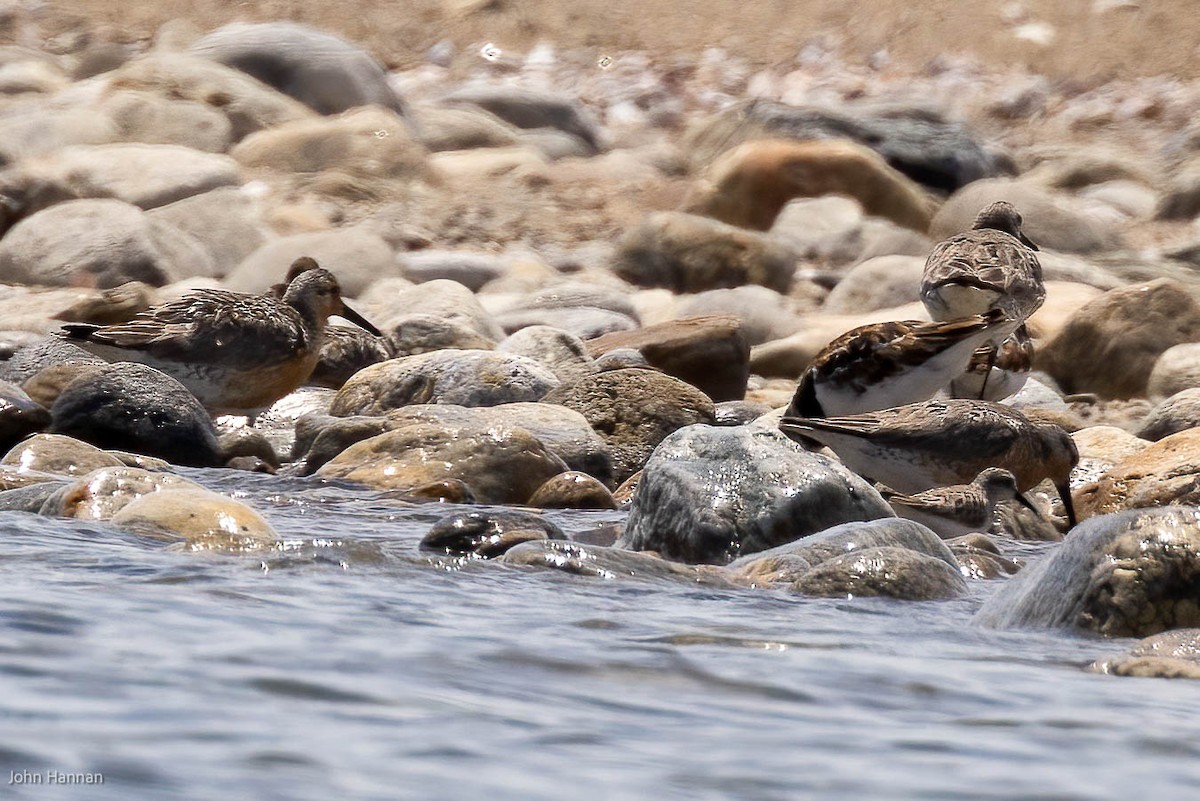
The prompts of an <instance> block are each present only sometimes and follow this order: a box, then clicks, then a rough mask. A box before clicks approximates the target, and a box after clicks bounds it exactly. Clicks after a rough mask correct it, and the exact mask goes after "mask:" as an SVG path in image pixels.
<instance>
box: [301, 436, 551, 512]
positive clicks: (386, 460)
mask: <svg viewBox="0 0 1200 801" xmlns="http://www.w3.org/2000/svg"><path fill="white" fill-rule="evenodd" d="M566 469H567V467H566V465H565V464H564V463H563V462H562V460H561V459H559V458H558V457H557V456H554V455H553V454H551V453H550V452H549V451H547V450H546V448H545V446H544V445H542V443H541V442H539V441H538V440H537V439H536V438H535V437H534V436H533V435H532V434H530V433H529V432H528V431H527V430H525V429H523V428H516V427H501V426H495V425H493V426H480V425H471V424H468V425H460V426H454V425H439V424H432V423H414V424H412V425H408V426H404V427H402V428H397V429H395V430H393V431H388V432H385V433H383V434H380V435H379V436H376V437H371V438H370V439H367V440H364V441H362V442H359V443H356V444H354V445H351V446H350V447H349V448H347V449H346V450H344V451H343V452H342V453H340V454H338V456H337V457H335V458H334V459H333V460H332V461H330V462H329V463H327V464H326V465H325V466H323V467H322V468H321V469H320V470H318V471H317V475H318V476H322V477H324V478H344V479H347V480H350V481H357V482H359V483H362V484H366V485H367V486H370V487H374V488H376V489H391V490H407V489H412V488H414V487H419V486H421V485H423V484H428V483H430V482H433V481H440V480H443V479H448V478H452V479H458V480H460V481H462V482H464V483H465V484H466V485H467V486H468V487H470V488H471V489H472V490H473V491H474V493H475V497H476V499H477V500H478V501H479V502H480V503H502V504H503V503H507V504H523V503H525V502H526V501H527V500H529V497H530V496H531V495H533V493H534V492H535V491H536V490H537V488H538V487H540V486H541V485H542V484H543V483H545V481H546V480H547V479H549V478H550V477H552V476H555V475H557V474H559V473H561V472H563V471H564V470H566Z"/></svg>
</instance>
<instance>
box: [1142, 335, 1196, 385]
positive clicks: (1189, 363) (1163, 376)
mask: <svg viewBox="0 0 1200 801" xmlns="http://www.w3.org/2000/svg"><path fill="white" fill-rule="evenodd" d="M1194 387H1200V342H1184V343H1181V344H1179V345H1175V346H1173V347H1170V348H1167V349H1166V350H1164V351H1163V352H1162V354H1161V355H1160V356H1159V357H1158V361H1156V362H1155V363H1154V369H1153V370H1151V371H1150V378H1149V380H1148V381H1147V382H1146V394H1148V395H1149V396H1150V397H1152V398H1169V397H1171V396H1172V395H1175V394H1176V393H1179V392H1182V391H1183V390H1185V389H1192V388H1194Z"/></svg>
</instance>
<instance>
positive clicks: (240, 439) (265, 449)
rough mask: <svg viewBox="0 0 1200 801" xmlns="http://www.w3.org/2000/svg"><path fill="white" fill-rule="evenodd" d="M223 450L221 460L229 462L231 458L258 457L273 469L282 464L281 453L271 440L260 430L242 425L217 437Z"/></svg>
mask: <svg viewBox="0 0 1200 801" xmlns="http://www.w3.org/2000/svg"><path fill="white" fill-rule="evenodd" d="M217 444H218V447H219V448H220V451H221V461H222V462H225V463H228V462H229V461H230V460H231V459H241V458H251V459H257V460H259V461H261V462H262V463H264V464H265V465H267V466H269V467H271V468H272V469H277V468H278V467H279V465H280V459H279V454H277V453H276V452H275V448H274V446H273V445H271V442H270V440H268V439H267V438H266V436H265V435H264V434H263V433H262V432H261V431H259V430H257V429H254V428H250V427H248V426H242V427H239V428H235V429H232V430H230V431H225V432H222V433H221V435H220V436H218V437H217Z"/></svg>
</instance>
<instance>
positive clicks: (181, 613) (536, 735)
mask: <svg viewBox="0 0 1200 801" xmlns="http://www.w3.org/2000/svg"><path fill="white" fill-rule="evenodd" d="M188 475H189V476H191V477H193V478H197V479H199V480H201V481H202V482H204V483H206V484H208V485H209V486H212V487H214V488H216V489H218V490H221V491H226V492H230V491H233V490H234V489H235V488H237V489H238V490H239V491H240V493H241V495H242V497H244V498H246V499H247V500H248V501H249V502H250V503H251V504H253V505H254V506H255V507H256V508H258V509H260V510H262V511H263V512H264V513H265V514H266V515H267V517H268V518H270V519H271V521H272V522H273V523H274V524H275V526H276V527H277V528H278V529H279V530H280V531H281V532H282V533H284V534H285V536H287V537H289V538H291V540H292V546H291V548H290V549H289V550H288V551H287V552H286V553H283V554H274V555H272V556H270V557H269V558H267V559H266V560H264V559H263V558H261V557H249V556H247V557H231V556H217V555H196V554H181V553H176V552H173V551H170V550H167V549H165V548H163V547H161V546H158V545H154V544H148V543H146V542H145V541H141V540H139V539H137V538H135V537H132V536H129V535H125V534H121V533H119V532H116V531H113V530H111V529H109V528H108V527H106V526H103V525H100V524H79V523H74V522H68V521H64V520H55V519H47V518H39V517H35V516H32V515H25V514H19V513H0V798H4V799H9V798H13V799H26V798H28V799H39V800H44V799H72V801H73V800H74V799H143V798H144V799H241V798H247V799H249V798H253V799H288V801H294V800H296V799H314V800H316V799H320V801H327V800H328V799H397V798H400V799H409V798H411V799H448V798H454V799H459V798H486V799H521V800H522V801H525V800H527V799H563V798H570V799H632V798H656V799H668V798H669V799H676V798H678V799H726V798H733V797H736V798H746V799H796V798H818V797H819V798H831V799H832V798H838V799H840V798H844V799H1033V798H1037V799H1080V800H1081V801H1082V800H1083V799H1088V800H1089V801H1090V800H1092V799H1108V798H1112V799H1122V801H1128V799H1129V798H1131V797H1156V798H1191V797H1194V795H1193V794H1194V793H1195V791H1196V788H1197V787H1200V759H1197V756H1198V755H1200V738H1198V737H1197V736H1196V735H1197V733H1198V731H1200V724H1198V723H1197V721H1198V720H1200V683H1193V682H1183V681H1174V682H1172V681H1165V680H1156V679H1151V680H1137V679H1118V678H1111V677H1105V676H1098V675H1093V674H1089V673H1085V672H1083V671H1082V667H1083V666H1085V665H1087V664H1088V663H1089V662H1091V661H1092V660H1093V659H1095V658H1097V657H1101V656H1105V655H1108V654H1113V653H1117V652H1119V651H1121V650H1123V649H1124V648H1125V647H1127V646H1128V644H1129V643H1128V641H1101V640H1096V639H1093V638H1088V637H1075V636H1068V635H1065V634H1062V633H1043V632H992V631H983V630H978V629H975V628H972V627H969V626H968V625H967V620H968V618H969V617H970V615H971V614H972V612H973V611H974V610H975V609H976V608H977V607H978V605H979V603H980V601H981V600H982V599H983V598H984V597H986V594H987V593H988V592H990V591H992V590H993V589H994V586H995V585H994V584H988V583H980V582H974V583H972V593H973V594H972V597H971V598H970V599H969V600H964V601H957V602H951V603H933V604H911V603H910V604H905V603H897V602H889V601H885V600H879V599H861V600H854V601H846V600H811V599H800V598H794V597H791V596H788V595H787V594H785V593H782V592H766V591H749V590H747V591H733V590H729V591H725V590H712V589H709V588H697V587H693V586H688V585H680V584H672V583H654V582H633V581H626V582H605V581H599V580H590V579H583V578H580V577H577V576H570V575H562V574H558V573H555V572H551V571H539V570H533V569H525V568H512V567H506V566H502V565H497V564H472V565H468V566H467V567H465V568H464V569H462V570H460V571H446V570H436V569H433V568H431V567H429V566H427V565H424V564H421V563H420V562H419V560H416V559H415V549H416V542H417V540H418V539H419V537H420V536H421V534H423V533H424V531H425V530H426V529H427V528H428V526H429V525H430V523H431V522H432V521H433V520H435V519H436V518H437V517H439V516H441V515H442V514H445V513H446V512H447V508H446V507H440V508H439V507H436V506H423V507H407V506H403V505H401V504H399V503H398V502H395V501H389V500H386V499H381V498H380V497H379V496H378V495H375V494H372V493H369V492H365V491H357V490H350V489H347V488H344V487H338V486H330V485H322V484H319V483H316V482H307V481H296V480H290V481H289V480H283V479H275V478H268V477H255V476H249V477H248V476H247V475H246V474H240V475H239V474H229V473H221V472H203V471H194V472H189V473H188ZM614 517H615V515H614V514H612V513H606V514H599V513H586V514H584V513H575V514H569V513H562V514H558V515H555V520H556V522H558V523H559V524H560V525H562V526H563V527H564V528H566V529H567V530H569V531H571V530H579V529H581V528H585V527H589V526H592V525H596V524H598V523H601V522H604V521H606V520H612V519H613V518H614ZM314 538H315V539H317V542H316V543H315V544H314V543H313V540H314ZM321 538H324V539H325V540H328V541H322V539H321ZM339 541H340V542H339ZM47 770H51V771H63V772H76V771H87V772H99V773H102V774H103V776H104V784H103V785H102V786H91V787H84V786H78V785H74V786H64V785H50V784H40V785H36V786H35V785H31V784H25V785H19V786H11V785H9V784H8V780H9V776H10V772H12V771H16V772H18V773H21V772H22V771H28V772H29V773H31V774H42V773H43V772H44V771H47Z"/></svg>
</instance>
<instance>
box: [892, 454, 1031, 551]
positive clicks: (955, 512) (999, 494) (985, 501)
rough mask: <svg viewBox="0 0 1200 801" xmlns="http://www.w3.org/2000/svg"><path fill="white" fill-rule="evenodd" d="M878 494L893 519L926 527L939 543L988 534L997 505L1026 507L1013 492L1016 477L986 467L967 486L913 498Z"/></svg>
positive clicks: (958, 486) (958, 485)
mask: <svg viewBox="0 0 1200 801" xmlns="http://www.w3.org/2000/svg"><path fill="white" fill-rule="evenodd" d="M882 494H883V497H884V500H886V501H887V502H888V503H889V504H891V506H892V509H894V510H895V511H896V514H897V515H899V516H900V517H903V518H907V519H908V520H913V521H915V522H917V523H921V524H923V525H925V526H928V527H929V528H931V529H933V530H934V531H935V532H937V534H938V536H940V537H942V538H943V539H953V538H954V537H961V536H963V535H964V534H970V533H972V532H980V533H986V532H988V531H989V530H990V529H991V527H992V516H993V513H994V512H995V509H996V504H997V503H1000V502H1001V501H1006V500H1013V499H1020V500H1021V501H1022V502H1024V503H1026V504H1027V503H1028V501H1025V500H1024V498H1023V497H1022V496H1021V494H1020V493H1019V492H1017V479H1016V477H1015V476H1013V474H1012V473H1010V472H1008V471H1007V470H1004V469H1002V468H999V467H989V468H988V469H986V470H984V471H983V472H981V473H980V474H979V475H978V476H976V477H975V480H974V481H972V482H971V483H970V484H954V485H951V486H949V487H938V488H936V489H930V490H925V491H924V492H919V493H917V494H915V495H902V494H900V493H897V492H890V491H885V492H883V493H882Z"/></svg>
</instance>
